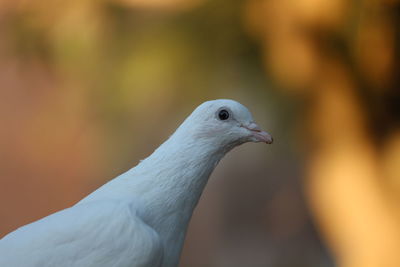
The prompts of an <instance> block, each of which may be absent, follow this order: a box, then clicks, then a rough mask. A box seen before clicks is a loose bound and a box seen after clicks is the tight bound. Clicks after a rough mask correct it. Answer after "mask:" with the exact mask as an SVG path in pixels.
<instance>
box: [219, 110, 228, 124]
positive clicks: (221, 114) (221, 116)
mask: <svg viewBox="0 0 400 267" xmlns="http://www.w3.org/2000/svg"><path fill="white" fill-rule="evenodd" d="M218 118H219V119H220V120H221V121H224V120H227V119H229V112H228V111H227V110H226V109H222V110H220V111H219V112H218Z"/></svg>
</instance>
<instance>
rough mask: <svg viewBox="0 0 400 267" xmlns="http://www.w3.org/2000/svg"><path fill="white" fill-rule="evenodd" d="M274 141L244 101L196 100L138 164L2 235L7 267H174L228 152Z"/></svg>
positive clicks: (1, 254)
mask: <svg viewBox="0 0 400 267" xmlns="http://www.w3.org/2000/svg"><path fill="white" fill-rule="evenodd" d="M246 142H264V143H268V144H270V143H272V137H271V135H270V134H268V133H267V132H264V131H262V130H261V129H260V127H259V126H258V125H257V124H256V123H255V122H254V120H253V117H252V115H251V113H250V112H249V110H248V109H247V108H246V107H245V106H243V105H242V104H240V103H238V102H236V101H234V100H227V99H219V100H211V101H207V102H204V103H203V104H201V105H200V106H198V107H197V108H196V109H195V110H194V111H193V112H192V114H190V115H189V117H187V118H186V120H185V121H184V122H183V123H182V124H181V125H180V126H179V127H178V129H177V130H176V131H175V132H174V133H173V134H172V135H171V136H170V137H169V138H168V139H167V140H166V141H165V142H164V143H163V144H162V145H161V146H160V147H158V148H157V149H156V150H155V151H154V152H153V153H152V154H151V155H150V156H149V157H147V158H146V159H144V160H142V161H141V162H140V163H139V164H138V165H137V166H136V167H134V168H132V169H130V170H128V171H127V172H125V173H123V174H121V175H120V176H118V177H116V178H114V179H113V180H111V181H109V182H108V183H106V184H104V185H103V186H101V187H100V188H98V189H97V190H95V191H94V192H92V193H91V194H89V195H88V196H87V197H85V198H84V199H82V200H81V201H79V202H78V203H77V204H75V205H74V206H72V207H70V208H67V209H64V210H61V211H59V212H56V213H54V214H51V215H49V216H47V217H44V218H42V219H40V220H38V221H36V222H33V223H30V224H28V225H25V226H23V227H21V228H19V229H17V230H15V231H14V232H11V233H9V234H8V235H6V236H5V237H3V238H2V239H0V266H2V267H176V266H178V264H179V258H180V254H181V251H182V246H183V243H184V239H185V235H186V231H187V228H188V224H189V221H190V219H191V216H192V213H193V210H194V209H195V207H196V205H197V203H198V201H199V198H200V195H201V193H202V191H203V189H204V187H205V185H206V183H207V181H208V178H209V177H210V175H211V173H212V172H213V170H214V168H215V167H216V165H217V164H218V162H219V161H220V160H221V159H222V157H223V156H224V155H225V154H226V153H227V152H229V151H230V150H231V149H232V148H234V147H236V146H238V145H240V144H243V143H246Z"/></svg>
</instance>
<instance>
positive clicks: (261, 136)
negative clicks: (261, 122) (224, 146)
mask: <svg viewBox="0 0 400 267" xmlns="http://www.w3.org/2000/svg"><path fill="white" fill-rule="evenodd" d="M242 127H243V128H246V129H247V130H249V131H250V132H251V134H252V137H253V138H254V139H255V142H264V143H267V144H272V142H273V139H272V136H271V135H270V134H269V133H267V132H264V131H263V130H261V128H260V127H259V126H258V125H257V124H256V123H254V122H252V123H250V124H249V125H242Z"/></svg>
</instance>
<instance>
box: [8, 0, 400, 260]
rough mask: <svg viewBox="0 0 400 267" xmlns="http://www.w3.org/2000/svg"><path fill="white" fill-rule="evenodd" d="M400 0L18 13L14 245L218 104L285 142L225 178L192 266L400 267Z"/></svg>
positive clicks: (220, 1) (11, 167)
mask: <svg viewBox="0 0 400 267" xmlns="http://www.w3.org/2000/svg"><path fill="white" fill-rule="evenodd" d="M399 13H400V4H399V1H396V0H374V1H372V0H361V1H344V0H299V1H290V0H279V1H278V0H246V1H228V0H215V1H204V0H185V1H183V0H165V1H161V0H151V1H150V0H149V1H144V0H104V1H94V0H85V1H80V0H79V1H78V0H74V1H54V0H53V1H49V0H41V1H27V0H18V1H14V0H4V1H1V2H0V145H1V150H0V200H1V201H0V236H1V237H2V236H4V235H5V234H7V233H8V232H10V231H12V230H14V229H16V228H18V227H20V226H22V225H24V224H26V223H29V222H32V221H34V220H37V219H39V218H41V217H43V216H46V215H48V214H50V213H52V212H55V211H57V210H60V209H63V208H66V207H69V206H71V205H73V204H74V203H76V202H77V201H79V200H80V199H81V198H82V197H84V196H85V195H87V194H88V193H89V192H91V191H93V190H94V189H96V188H97V187H99V186H100V185H102V184H103V183H105V182H106V181H108V180H110V179H112V178H113V177H115V176H117V175H118V174H120V173H122V172H124V171H126V170H127V169H129V168H131V167H133V166H134V165H135V164H137V163H138V162H139V160H140V159H143V158H145V157H146V156H147V155H149V154H150V153H151V152H152V151H153V150H154V149H155V148H157V147H158V145H159V144H160V143H162V142H163V140H165V139H166V138H167V137H168V136H169V135H170V134H171V133H172V132H173V131H174V129H175V128H176V127H177V126H178V125H179V124H180V123H181V122H182V121H183V119H184V118H185V117H186V116H187V115H188V114H189V113H190V112H191V110H192V109H194V107H196V106H197V105H198V104H200V103H201V102H203V101H205V100H208V99H216V98H232V99H235V100H238V101H239V102H242V103H243V104H245V105H246V106H248V107H249V109H250V110H251V111H252V112H253V115H254V117H255V119H256V120H257V121H258V123H259V124H260V125H261V126H262V128H265V129H267V130H268V131H269V132H271V133H272V135H273V136H274V140H275V142H274V144H273V145H272V146H269V147H263V146H259V145H244V146H242V147H240V148H238V149H236V150H235V151H233V152H232V153H231V154H229V155H228V156H227V157H226V158H225V159H224V160H223V161H222V162H221V163H220V165H219V167H218V168H217V170H216V171H215V173H214V174H213V176H212V177H211V179H210V182H209V185H208V186H207V189H206V191H205V192H204V195H203V197H202V199H201V201H200V203H199V206H198V208H197V210H196V211H195V214H194V216H193V220H192V222H191V225H190V229H189V232H188V236H187V242H186V243H185V248H184V251H183V255H182V262H181V266H191V267H197V266H198V267H204V266H210V267H211V266H230V267H231V266H238V267H239V266H318V267H328V266H329V267H331V266H342V267H360V266H362V267H369V266H371V267H373V266H384V267H392V266H393V267H397V266H400V256H399V254H398V252H397V250H398V248H399V247H400V208H399V207H400V202H399V201H400V198H399V196H400V161H399V160H400V127H399V126H400V125H399V122H400V91H399V87H400V79H399V77H400V76H399V73H398V70H399V69H400V66H399V63H400V60H399V36H400V29H399V25H400V16H399V15H400V14H399Z"/></svg>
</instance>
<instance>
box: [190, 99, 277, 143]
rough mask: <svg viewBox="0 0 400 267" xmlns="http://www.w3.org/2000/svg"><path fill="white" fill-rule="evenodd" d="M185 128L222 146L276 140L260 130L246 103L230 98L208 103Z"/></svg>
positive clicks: (195, 112) (202, 138) (199, 109)
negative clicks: (244, 104)
mask: <svg viewBox="0 0 400 267" xmlns="http://www.w3.org/2000/svg"><path fill="white" fill-rule="evenodd" d="M182 127H183V128H184V129H185V131H184V132H185V133H186V134H188V135H191V136H193V137H194V138H196V139H199V140H200V139H201V140H206V141H210V142H213V143H216V144H221V145H228V146H236V145H240V144H243V143H246V142H264V143H267V144H271V143H272V137H271V135H270V134H269V133H267V132H265V131H263V130H261V129H260V127H259V126H258V125H257V124H256V123H255V122H254V120H253V117H252V115H251V113H250V111H249V110H248V109H247V108H246V107H245V106H243V105H242V104H240V103H238V102H236V101H233V100H228V99H219V100H212V101H207V102H204V103H203V104H201V105H200V106H198V107H197V108H196V109H195V110H194V111H193V113H192V114H191V115H190V116H189V117H188V118H187V119H186V121H185V122H184V123H183V124H182Z"/></svg>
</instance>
